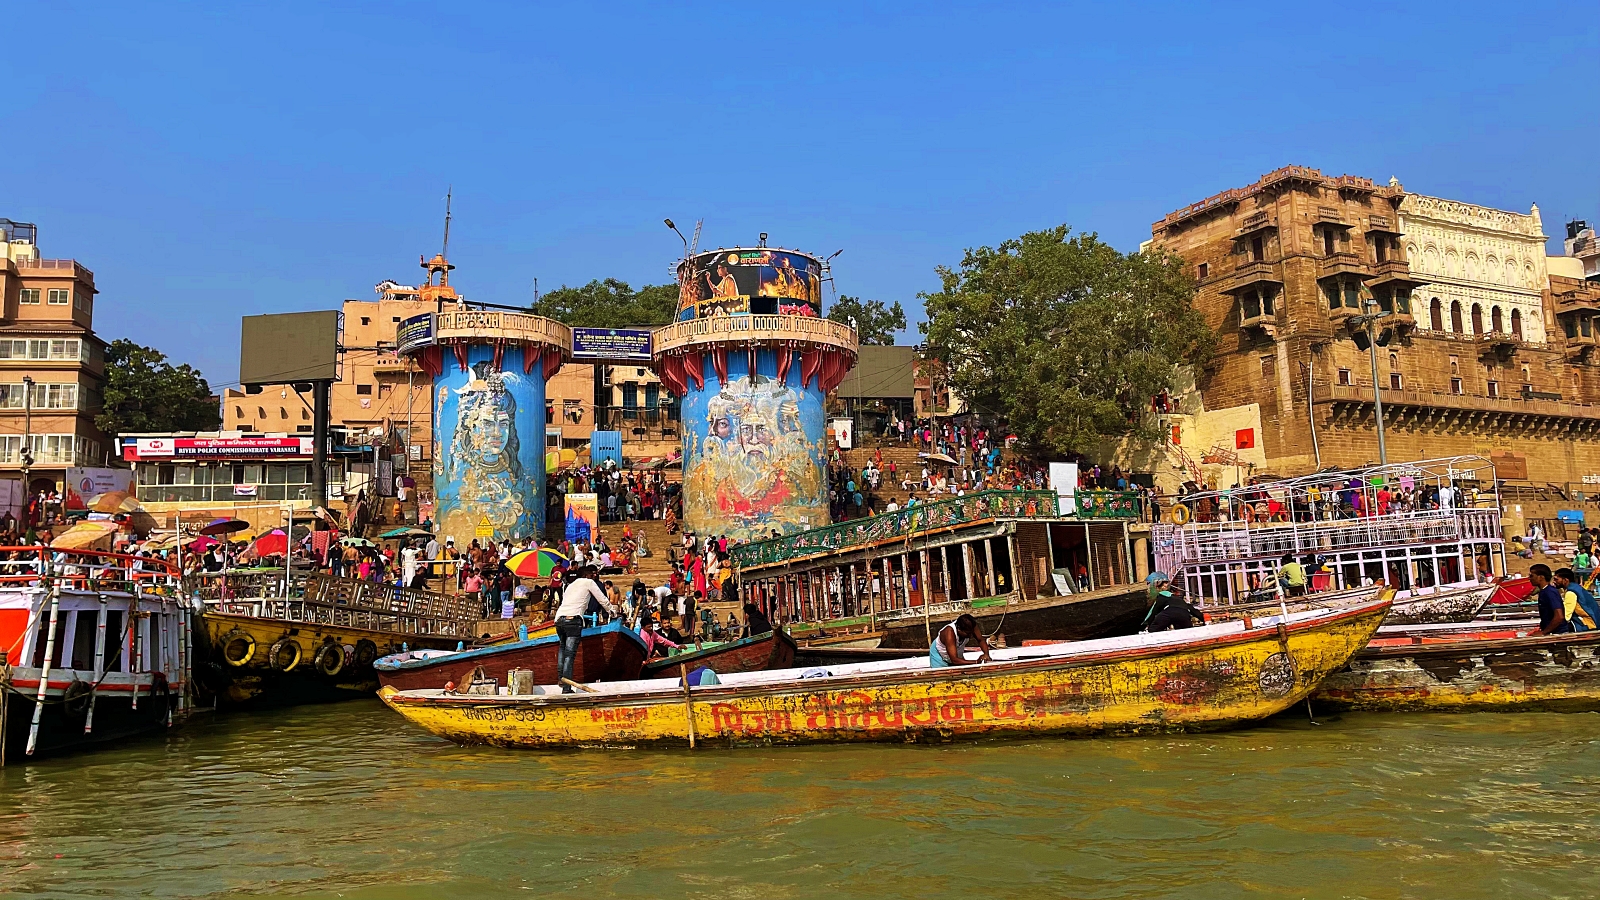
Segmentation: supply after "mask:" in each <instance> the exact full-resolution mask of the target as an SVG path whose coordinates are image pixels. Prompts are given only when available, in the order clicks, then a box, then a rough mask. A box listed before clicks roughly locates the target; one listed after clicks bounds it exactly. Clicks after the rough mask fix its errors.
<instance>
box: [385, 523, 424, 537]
mask: <svg viewBox="0 0 1600 900" xmlns="http://www.w3.org/2000/svg"><path fill="white" fill-rule="evenodd" d="M379 537H385V538H403V537H433V532H431V531H427V530H424V529H421V528H417V527H415V526H412V525H407V526H405V527H403V528H395V529H393V530H390V531H385V532H384V533H383V534H381V535H379Z"/></svg>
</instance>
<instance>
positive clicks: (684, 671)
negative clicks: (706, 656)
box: [678, 663, 694, 750]
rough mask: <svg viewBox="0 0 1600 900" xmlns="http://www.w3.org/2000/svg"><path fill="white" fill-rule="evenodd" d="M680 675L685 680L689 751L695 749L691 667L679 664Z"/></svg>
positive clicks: (684, 702)
mask: <svg viewBox="0 0 1600 900" xmlns="http://www.w3.org/2000/svg"><path fill="white" fill-rule="evenodd" d="M678 673H679V675H680V676H681V677H682V678H683V713H684V718H685V719H686V720H687V721H688V723H689V749H690V750H693V749H694V699H693V697H692V696H691V695H690V692H689V665H688V663H678Z"/></svg>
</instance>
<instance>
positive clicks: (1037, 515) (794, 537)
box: [733, 491, 1139, 567]
mask: <svg viewBox="0 0 1600 900" xmlns="http://www.w3.org/2000/svg"><path fill="white" fill-rule="evenodd" d="M1057 499H1058V498H1057V495H1056V492H1055V491H979V492H977V493H974V494H968V495H967V496H965V497H952V498H950V499H948V500H939V501H935V502H933V503H920V504H918V505H916V506H912V507H910V508H907V509H902V510H897V511H895V512H890V513H879V514H878V515H875V516H867V517H866V518H861V519H851V520H850V521H848V522H839V523H837V524H834V525H824V526H822V527H821V528H812V529H809V530H806V531H800V532H796V533H794V534H787V535H784V536H782V537H776V538H769V539H767V540H764V541H754V542H752V543H749V544H743V545H740V546H738V547H736V548H734V550H733V558H734V561H735V562H736V563H738V564H739V565H740V566H745V567H750V566H764V565H770V564H772V563H780V562H785V561H787V560H791V559H796V558H799V557H802V556H811V555H812V554H816V553H828V552H839V551H843V550H850V549H853V548H856V547H863V546H868V545H871V544H877V543H882V542H884V541H892V540H897V539H902V538H905V537H907V536H910V535H915V534H918V533H922V532H927V531H932V530H935V529H942V528H950V527H954V526H957V525H968V524H973V523H976V522H985V521H990V520H993V519H1059V518H1063V516H1062V515H1061V513H1060V510H1059V509H1058V508H1057ZM1077 500H1078V512H1077V514H1076V517H1077V518H1080V519H1108V518H1114V519H1129V518H1136V517H1137V516H1138V515H1139V500H1138V495H1137V494H1136V493H1135V492H1133V491H1079V492H1078V494H1077Z"/></svg>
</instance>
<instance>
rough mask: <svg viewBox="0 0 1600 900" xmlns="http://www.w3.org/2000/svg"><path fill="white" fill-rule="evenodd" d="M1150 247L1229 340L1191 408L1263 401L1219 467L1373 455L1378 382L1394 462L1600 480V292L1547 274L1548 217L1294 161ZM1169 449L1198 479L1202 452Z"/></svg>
mask: <svg viewBox="0 0 1600 900" xmlns="http://www.w3.org/2000/svg"><path fill="white" fill-rule="evenodd" d="M1152 243H1153V244H1154V245H1156V246H1159V247H1164V248H1165V249H1167V250H1170V251H1172V252H1174V253H1176V254H1178V255H1179V256H1181V257H1183V259H1184V260H1185V261H1186V262H1187V263H1188V264H1189V265H1190V266H1191V272H1192V274H1193V275H1194V277H1195V278H1196V280H1197V281H1198V283H1199V290H1198V293H1197V295H1196V298H1195V306H1196V308H1197V309H1199V310H1200V311H1201V312H1202V313H1203V314H1204V315H1205V316H1206V318H1207V320H1208V321H1209V322H1210V323H1211V325H1212V327H1213V328H1215V329H1216V331H1217V333H1218V335H1219V341H1218V352H1217V356H1216V358H1215V360H1214V361H1213V363H1212V364H1211V365H1210V366H1208V367H1207V368H1206V369H1205V370H1204V371H1202V372H1199V373H1197V379H1196V387H1197V393H1198V395H1199V398H1198V402H1197V403H1196V402H1192V401H1191V403H1190V404H1188V405H1189V406H1190V407H1191V408H1192V407H1196V406H1199V407H1203V410H1204V411H1205V412H1201V413H1200V414H1199V415H1200V416H1201V417H1204V416H1220V415H1224V414H1227V413H1229V412H1230V411H1232V412H1238V411H1240V410H1252V408H1253V411H1252V412H1251V413H1250V415H1249V416H1247V417H1245V418H1248V419H1250V420H1251V421H1250V422H1243V420H1241V419H1240V417H1239V416H1237V415H1235V416H1233V417H1232V419H1231V420H1230V421H1231V422H1232V423H1233V424H1231V425H1230V428H1231V429H1232V430H1233V435H1234V446H1233V447H1227V446H1217V447H1214V448H1211V450H1210V453H1209V456H1210V461H1213V462H1214V461H1216V460H1217V459H1221V460H1223V461H1224V462H1228V461H1230V459H1231V461H1237V460H1250V461H1255V462H1254V465H1253V469H1254V470H1255V473H1256V474H1261V473H1265V472H1270V473H1273V474H1280V475H1290V474H1298V473H1302V472H1309V471H1312V470H1314V469H1316V468H1318V467H1320V466H1329V465H1337V466H1359V465H1363V464H1367V463H1370V462H1374V461H1376V460H1377V456H1378V447H1377V436H1376V429H1375V424H1374V416H1373V410H1374V403H1373V396H1374V389H1375V388H1376V389H1377V390H1380V391H1381V392H1382V400H1383V407H1384V424H1385V430H1386V437H1387V444H1388V454H1389V460H1390V461H1391V462H1399V461H1404V460H1407V459H1421V458H1429V457H1440V456H1449V455H1454V454H1479V455H1483V456H1492V457H1494V458H1496V459H1497V460H1498V461H1499V463H1500V469H1501V477H1502V478H1510V479H1514V480H1520V479H1524V478H1525V479H1528V480H1531V481H1535V482H1554V483H1569V482H1570V483H1576V484H1579V485H1581V483H1582V482H1583V481H1584V479H1585V476H1589V477H1590V478H1591V480H1595V479H1600V406H1597V405H1595V404H1597V403H1600V377H1597V376H1600V358H1594V357H1595V355H1594V353H1593V348H1594V345H1595V343H1596V341H1597V340H1600V338H1597V337H1596V332H1597V328H1600V323H1593V322H1591V319H1590V317H1591V315H1595V314H1600V284H1596V283H1594V282H1584V281H1581V280H1574V279H1570V278H1554V279H1553V278H1552V277H1551V275H1550V273H1549V271H1548V266H1547V263H1546V257H1545V235H1544V233H1543V230H1542V226H1541V223H1540V220H1539V212H1538V208H1537V207H1534V208H1532V209H1531V211H1530V212H1529V213H1526V214H1523V213H1515V212H1506V211H1502V210H1495V209H1489V208H1486V207H1481V206H1474V205H1471V204H1467V203H1459V202H1456V201H1451V200H1442V199H1438V198H1434V197H1426V196H1421V195H1416V194H1408V193H1406V192H1405V190H1404V188H1403V187H1402V186H1401V185H1400V183H1399V182H1398V181H1395V180H1393V179H1391V180H1390V181H1389V183H1388V184H1378V183H1375V182H1373V181H1371V180H1369V179H1366V178H1359V177H1355V176H1350V175H1342V176H1338V177H1330V176H1326V175H1323V174H1322V173H1321V172H1320V171H1318V170H1316V169H1310V168H1305V167H1300V166H1288V167H1285V168H1282V169H1278V170H1276V171H1274V172H1270V173H1268V174H1267V175H1264V176H1262V177H1261V178H1260V179H1259V180H1258V181H1256V182H1255V183H1254V184H1251V185H1247V186H1245V187H1242V188H1234V189H1232V190H1228V191H1224V192H1222V193H1220V194H1217V195H1215V196H1212V197H1209V198H1207V199H1205V200H1202V201H1200V202H1198V203H1195V204H1193V205H1191V206H1188V207H1185V208H1183V209H1181V210H1178V211H1176V212H1174V213H1172V214H1170V215H1168V216H1166V217H1164V218H1163V219H1161V220H1160V221H1159V222H1156V223H1155V224H1154V226H1153V227H1152ZM1553 283H1554V287H1552V284H1553ZM1369 304H1370V305H1369ZM1365 311H1377V312H1379V313H1381V314H1382V315H1383V316H1384V318H1383V320H1382V323H1383V325H1384V327H1385V330H1386V331H1387V337H1388V340H1387V343H1386V344H1384V345H1383V346H1380V347H1379V348H1378V354H1377V372H1376V378H1374V372H1373V365H1372V359H1371V357H1370V356H1369V355H1368V352H1367V351H1366V350H1365V349H1363V347H1362V346H1360V345H1359V344H1358V341H1357V336H1356V332H1357V331H1358V330H1359V328H1358V327H1357V323H1358V322H1359V319H1356V320H1355V321H1352V320H1353V319H1355V317H1356V316H1358V315H1360V314H1361V313H1363V312H1365ZM1374 382H1376V384H1375V383H1374ZM1191 411H1192V409H1191ZM1211 431H1212V433H1215V429H1212V430H1211ZM1174 437H1177V438H1178V440H1179V441H1180V445H1181V440H1182V436H1181V433H1180V434H1177V435H1174ZM1169 450H1172V451H1174V453H1173V455H1175V456H1178V457H1180V458H1182V460H1183V463H1184V464H1185V465H1187V466H1188V468H1189V469H1190V470H1191V472H1192V471H1194V470H1196V469H1198V466H1196V465H1195V464H1194V462H1193V458H1194V457H1196V456H1198V455H1199V454H1201V453H1206V452H1207V448H1206V447H1195V446H1192V445H1191V446H1189V447H1185V448H1183V450H1181V451H1180V450H1177V449H1176V448H1171V447H1169ZM1230 450H1231V451H1235V452H1233V453H1232V454H1231V457H1230V452H1229V451H1230ZM1237 474H1239V475H1248V474H1250V472H1239V473H1237ZM1233 477H1236V476H1235V475H1232V474H1229V475H1227V476H1225V477H1224V478H1223V484H1224V486H1225V485H1226V484H1227V483H1229V482H1230V481H1231V480H1232V478H1233Z"/></svg>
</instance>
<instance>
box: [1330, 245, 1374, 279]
mask: <svg viewBox="0 0 1600 900" xmlns="http://www.w3.org/2000/svg"><path fill="white" fill-rule="evenodd" d="M1340 275H1354V276H1355V277H1357V278H1360V279H1362V280H1366V279H1367V278H1370V277H1372V267H1371V266H1368V265H1367V264H1366V262H1365V261H1363V260H1362V259H1361V257H1359V256H1357V255H1356V254H1354V253H1351V252H1350V251H1348V250H1344V251H1340V252H1338V253H1332V254H1329V255H1327V256H1324V257H1323V258H1322V259H1321V260H1320V261H1319V262H1318V264H1317V278H1318V279H1319V280H1320V279H1323V278H1337V277H1338V276H1340Z"/></svg>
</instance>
